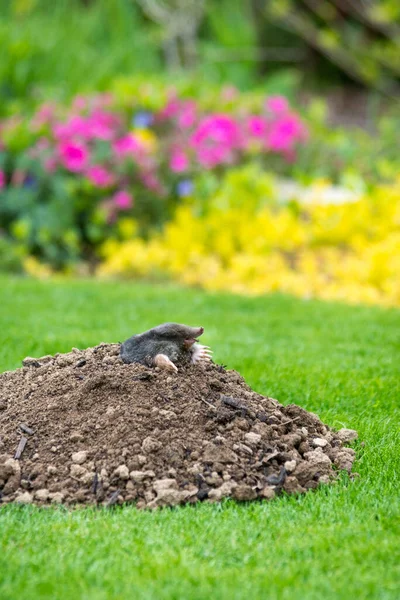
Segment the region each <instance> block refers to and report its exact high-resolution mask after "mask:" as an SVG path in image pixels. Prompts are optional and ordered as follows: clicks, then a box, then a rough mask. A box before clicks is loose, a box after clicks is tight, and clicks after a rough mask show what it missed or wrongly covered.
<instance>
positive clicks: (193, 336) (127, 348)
mask: <svg viewBox="0 0 400 600" xmlns="http://www.w3.org/2000/svg"><path fill="white" fill-rule="evenodd" d="M203 333H204V328H203V327H189V326H188V325H181V324H179V323H163V324H162V325H158V326H157V327H153V328H152V329H149V330H148V331H145V332H144V333H139V334H137V335H133V336H132V337H130V338H129V339H127V340H126V341H125V342H123V343H122V344H121V358H122V360H123V362H124V363H133V362H137V363H141V364H142V365H146V366H148V367H160V368H161V369H166V370H168V371H174V372H177V371H178V367H177V365H180V364H181V365H182V364H190V363H193V364H195V363H198V362H200V361H210V360H211V354H212V351H211V350H210V348H209V347H208V346H203V345H202V344H199V342H198V338H199V337H200V336H201V335H202V334H203Z"/></svg>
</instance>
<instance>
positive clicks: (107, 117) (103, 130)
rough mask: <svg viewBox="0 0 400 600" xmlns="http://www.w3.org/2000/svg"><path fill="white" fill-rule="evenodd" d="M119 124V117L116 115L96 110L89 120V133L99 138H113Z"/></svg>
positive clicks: (90, 135)
mask: <svg viewBox="0 0 400 600" xmlns="http://www.w3.org/2000/svg"><path fill="white" fill-rule="evenodd" d="M118 125H119V118H118V117H116V116H115V115H113V114H111V113H108V112H105V111H101V110H95V111H94V112H93V113H92V114H91V116H90V117H89V119H88V122H87V128H88V135H89V137H92V138H96V139H99V140H111V139H112V138H113V137H114V132H115V129H116V127H118Z"/></svg>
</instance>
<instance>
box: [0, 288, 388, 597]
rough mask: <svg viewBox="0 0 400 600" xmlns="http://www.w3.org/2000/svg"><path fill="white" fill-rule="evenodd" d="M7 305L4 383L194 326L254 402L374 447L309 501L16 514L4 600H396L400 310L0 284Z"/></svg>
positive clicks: (6, 513) (2, 564) (0, 322)
mask: <svg viewBox="0 0 400 600" xmlns="http://www.w3.org/2000/svg"><path fill="white" fill-rule="evenodd" d="M0 300H1V304H0V305H1V312H0V331H1V333H2V335H1V337H2V344H1V347H0V369H1V370H5V369H13V368H15V367H17V366H18V365H19V364H20V361H21V359H22V358H23V357H24V356H26V355H32V356H38V355H43V354H48V353H55V352H57V351H61V352H62V351H68V350H70V348H71V347H72V346H78V347H85V346H90V345H94V344H96V343H98V342H100V341H109V342H113V341H121V340H123V339H125V338H126V337H128V336H129V335H131V334H132V333H134V332H135V331H139V330H144V329H146V328H148V327H150V326H152V325H155V324H157V323H160V322H162V321H165V320H174V321H181V322H187V323H189V324H193V325H196V324H199V325H203V326H204V327H205V330H206V333H205V335H204V340H205V341H206V342H208V343H209V344H210V345H211V346H212V347H213V349H214V351H215V358H216V360H217V361H219V362H223V363H224V364H226V365H228V366H229V367H232V368H236V369H238V370H239V371H240V372H241V373H242V374H243V375H244V376H245V377H246V379H247V381H248V383H249V384H250V385H252V386H253V387H254V388H255V389H256V390H257V391H259V392H261V393H264V394H269V395H272V396H274V397H276V398H278V399H279V400H280V401H282V402H283V403H289V402H296V403H298V404H300V405H302V406H303V407H305V408H306V409H308V410H312V411H314V412H316V413H318V414H319V415H320V417H321V418H322V419H323V420H324V421H325V422H327V423H328V424H330V425H331V426H335V427H341V426H347V427H351V428H356V429H357V430H358V431H359V434H360V439H361V440H362V441H363V442H365V445H364V446H361V444H360V443H358V445H357V455H358V459H357V462H356V464H355V470H356V471H357V472H359V473H360V475H361V477H360V478H359V479H357V480H355V481H354V482H351V481H349V480H348V478H343V479H342V481H341V482H340V483H339V484H338V485H336V486H331V487H324V488H323V489H320V490H318V491H316V492H315V493H309V494H307V495H305V496H302V497H299V498H286V497H281V498H279V499H277V500H275V501H273V502H269V503H264V504H261V503H260V504H244V505H237V504H234V503H233V502H226V503H224V504H222V505H218V506H217V505H206V504H202V505H199V506H192V507H186V508H179V509H175V510H163V511H160V512H156V513H145V512H140V511H137V510H136V509H135V508H133V507H127V508H122V509H116V510H113V511H107V510H92V509H88V510H77V511H73V512H69V511H67V510H64V509H62V508H58V509H49V510H44V509H43V510H39V509H35V508H31V507H26V508H17V507H9V506H7V507H5V508H3V509H1V510H0V598H1V599H2V600H14V599H17V598H18V599H19V598H28V599H29V600H35V599H36V598H49V599H51V600H61V599H62V600H64V599H67V598H68V599H70V598H71V599H73V600H76V599H81V598H82V599H85V600H102V599H107V600H108V599H121V600H122V599H123V600H125V599H127V598H134V599H137V598H140V599H141V598H145V599H154V600H159V599H167V598H168V599H178V598H179V599H181V598H182V599H207V600H208V599H213V600H214V599H228V598H229V599H230V598H245V599H246V600H247V599H248V600H253V599H254V598H257V599H258V598H260V599H265V598H268V599H269V598H271V599H279V600H281V599H284V600H285V599H288V600H289V599H290V600H293V599H295V600H297V599H298V600H314V599H315V600H319V599H321V598H323V599H324V600H326V599H330V598H335V599H336V598H343V599H344V600H348V599H351V598H354V599H357V600H363V599H367V598H368V599H369V598H374V599H375V598H376V599H379V600H381V599H393V600H394V599H396V600H397V599H398V598H399V597H400V587H399V586H400V502H399V501H400V492H399V490H400V476H399V474H400V458H399V457H400V452H399V447H400V435H399V433H400V432H399V417H400V410H399V404H400V378H399V374H400V373H399V370H400V369H399V365H400V344H399V329H400V312H399V311H396V310H383V309H379V308H366V307H348V306H345V305H339V304H328V303H322V302H317V301H301V300H295V299H292V298H287V297H281V296H273V297H267V298H260V299H245V298H237V297H233V296H228V295H211V294H205V293H201V292H197V291H194V290H182V289H179V288H176V287H167V288H165V287H163V288H162V287H152V286H148V285H132V284H128V283H118V284H115V283H101V282H66V281H64V282H43V283H38V282H34V281H29V280H18V279H1V280H0ZM0 434H1V432H0Z"/></svg>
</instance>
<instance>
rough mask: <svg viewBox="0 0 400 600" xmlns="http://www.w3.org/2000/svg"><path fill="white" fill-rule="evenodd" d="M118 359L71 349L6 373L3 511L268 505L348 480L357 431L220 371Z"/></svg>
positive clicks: (110, 351)
mask: <svg viewBox="0 0 400 600" xmlns="http://www.w3.org/2000/svg"><path fill="white" fill-rule="evenodd" d="M119 352H120V346H119V344H100V345H98V346H96V347H94V348H88V349H86V350H77V349H73V350H72V352H69V353H68V354H56V355H55V356H45V357H43V358H29V359H25V360H24V361H23V365H24V366H23V367H22V368H21V369H17V370H16V371H9V372H5V373H3V374H1V375H0V502H2V503H8V502H16V503H19V504H32V503H34V504H39V505H43V504H50V503H52V504H59V503H63V504H66V505H74V504H98V505H107V506H109V505H112V504H116V503H117V504H122V503H135V504H136V506H137V507H138V508H157V507H160V506H173V505H176V504H184V503H191V504H193V503H196V502H199V501H208V502H217V501H220V500H222V499H223V498H226V497H232V498H235V499H236V500H237V501H249V500H255V499H257V498H258V499H264V500H265V499H272V498H274V497H275V496H277V495H279V494H281V493H285V492H286V493H288V494H298V493H303V492H305V491H306V490H308V489H312V488H316V487H318V485H320V484H321V483H324V484H326V483H329V482H333V481H334V480H335V479H336V478H337V476H338V473H339V470H340V469H345V470H346V471H348V472H349V473H350V472H351V469H352V465H353V461H354V456H355V452H354V450H353V449H351V448H346V447H344V444H345V443H347V442H350V441H352V440H354V439H355V438H356V437H357V434H356V432H355V431H352V430H349V429H343V430H341V431H339V432H334V431H333V430H331V429H330V428H329V427H328V426H327V425H324V424H323V423H322V422H321V421H320V419H319V418H318V416H317V415H315V414H313V413H309V412H307V411H306V410H304V409H303V408H301V407H299V406H296V405H293V404H292V405H289V406H282V405H281V404H279V402H277V401H276V400H274V399H273V398H268V397H264V396H262V395H260V394H258V393H256V392H254V391H252V390H251V389H250V388H249V386H248V385H247V384H246V383H245V381H244V380H243V378H242V377H241V376H240V375H239V373H237V372H236V371H230V370H226V369H225V368H223V367H222V366H219V365H215V364H213V363H201V364H197V365H187V366H183V367H181V368H180V370H179V372H178V373H177V374H174V375H171V373H166V372H163V371H160V370H158V369H151V368H147V367H145V366H142V365H140V364H124V363H123V362H122V360H121V359H120V356H119ZM23 435H24V436H25V437H26V438H27V442H26V444H25V447H24V449H23V452H22V454H21V456H20V457H19V459H18V460H16V459H15V456H16V454H15V453H16V449H17V447H18V445H19V442H20V440H21V437H22V436H23Z"/></svg>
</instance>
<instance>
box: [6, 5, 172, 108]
mask: <svg viewBox="0 0 400 600" xmlns="http://www.w3.org/2000/svg"><path fill="white" fill-rule="evenodd" d="M6 4H8V5H9V7H8V10H7V9H6V7H4V9H3V7H2V16H0V46H1V48H2V52H3V54H4V56H7V60H2V61H0V98H1V99H2V102H1V103H0V114H1V113H3V114H4V113H5V111H7V112H8V113H10V112H18V110H19V109H21V108H23V109H25V108H26V105H27V102H29V101H31V102H33V100H34V99H35V98H36V99H37V98H38V96H39V97H42V98H43V97H46V96H47V97H48V96H49V95H52V96H56V97H59V98H65V97H67V98H69V97H70V96H71V95H72V94H74V93H78V92H79V93H84V92H85V91H93V90H103V89H106V88H107V86H108V85H109V82H110V80H111V79H113V78H114V77H115V76H116V75H117V74H128V73H131V72H132V70H134V71H137V70H140V71H143V72H146V71H150V70H153V71H154V70H157V69H160V67H161V64H160V61H159V51H158V49H157V47H156V45H155V44H154V42H152V40H151V31H150V30H149V28H148V26H147V28H145V27H144V20H143V16H142V13H141V11H140V10H139V8H138V7H137V5H136V3H135V2H131V1H128V0H113V2H109V1H108V0H96V2H93V3H89V6H88V7H86V6H85V4H84V3H83V2H81V1H80V0H57V2H50V3H49V2H47V0H32V1H31V2H25V3H21V2H11V1H9V2H7V1H6ZM23 4H24V5H25V9H24V10H22V9H20V7H22V5H23Z"/></svg>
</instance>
